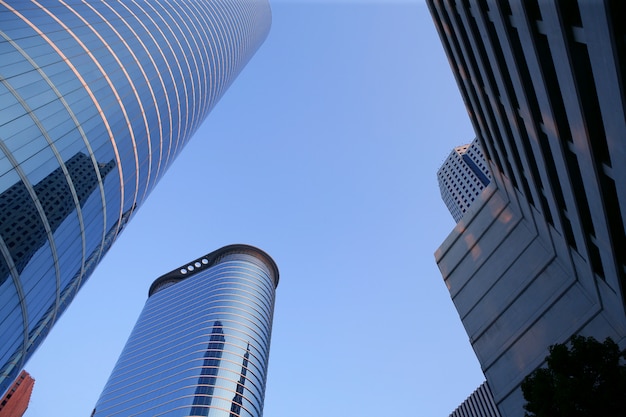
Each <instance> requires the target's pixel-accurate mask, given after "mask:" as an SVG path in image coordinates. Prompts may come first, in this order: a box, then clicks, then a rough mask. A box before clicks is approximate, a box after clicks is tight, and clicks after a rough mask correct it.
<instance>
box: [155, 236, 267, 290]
mask: <svg viewBox="0 0 626 417" xmlns="http://www.w3.org/2000/svg"><path fill="white" fill-rule="evenodd" d="M233 253H245V254H248V255H252V256H254V257H256V258H258V259H259V260H261V261H262V262H263V263H264V264H265V265H266V266H267V267H268V269H269V270H270V273H271V275H272V279H273V281H274V288H276V287H277V286H278V277H279V273H278V266H277V265H276V262H274V260H273V259H272V258H271V257H270V256H269V255H268V254H267V253H265V252H264V251H262V250H261V249H259V248H256V247H254V246H251V245H245V244H234V245H228V246H224V247H223V248H220V249H218V250H215V251H213V252H211V253H208V254H206V255H204V256H202V257H200V258H198V259H194V260H193V261H191V262H188V263H186V264H185V265H182V266H181V267H179V268H177V269H175V270H173V271H170V272H168V273H167V274H164V275H161V276H160V277H159V278H157V279H156V280H155V281H154V282H153V283H152V285H151V286H150V289H149V290H148V297H150V296H152V295H153V294H155V293H157V292H159V291H160V290H162V289H164V288H166V287H169V286H171V285H173V284H176V283H177V282H179V281H182V280H184V279H186V278H189V277H190V276H193V275H195V274H196V273H198V272H200V271H203V270H205V269H207V268H211V267H212V266H215V265H217V264H219V263H220V261H221V260H222V258H223V257H224V256H225V255H230V254H233Z"/></svg>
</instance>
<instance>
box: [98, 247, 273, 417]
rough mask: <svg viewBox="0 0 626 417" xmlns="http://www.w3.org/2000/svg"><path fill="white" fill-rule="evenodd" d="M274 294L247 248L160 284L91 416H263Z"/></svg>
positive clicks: (268, 265) (269, 270)
mask: <svg viewBox="0 0 626 417" xmlns="http://www.w3.org/2000/svg"><path fill="white" fill-rule="evenodd" d="M277 285H278V268H277V267H276V264H275V263H274V261H273V260H272V259H271V258H270V257H269V256H268V255H267V254H266V253H264V252H262V251H260V250H259V249H257V248H254V247H251V246H247V245H230V246H226V247H223V248H221V249H218V250H216V251H214V252H211V253H209V254H208V255H206V256H203V257H201V258H198V259H196V260H194V261H191V262H189V263H188V264H185V265H183V266H181V267H180V268H177V269H175V270H174V271H171V272H169V273H167V274H165V275H163V276H162V277H160V278H158V279H157V280H156V281H154V283H153V284H152V286H151V287H150V291H149V297H148V300H147V301H146V305H145V307H144V309H143V311H142V312H141V315H140V316H139V319H138V320H137V323H136V324H135V328H134V329H133V331H132V333H131V335H130V337H129V339H128V342H127V343H126V346H125V347H124V350H123V351H122V354H121V355H120V358H119V359H118V361H117V364H116V365H115V368H114V370H113V372H112V373H111V376H110V378H109V381H108V382H107V384H106V386H105V387H104V390H103V392H102V394H101V396H100V399H99V400H98V402H97V404H96V407H95V409H94V412H93V414H92V416H94V417H98V416H127V415H136V416H154V415H162V414H163V415H165V414H168V415H174V414H173V413H176V414H175V415H181V416H182V415H185V416H208V415H211V416H223V417H239V416H246V417H260V416H261V415H262V413H263V400H264V395H265V381H266V376H267V365H268V359H269V349H270V336H271V330H272V316H273V311H274V298H275V291H276V286H277Z"/></svg>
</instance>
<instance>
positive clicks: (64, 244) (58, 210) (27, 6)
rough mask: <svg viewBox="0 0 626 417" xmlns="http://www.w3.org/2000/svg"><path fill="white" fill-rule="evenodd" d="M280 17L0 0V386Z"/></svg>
mask: <svg viewBox="0 0 626 417" xmlns="http://www.w3.org/2000/svg"><path fill="white" fill-rule="evenodd" d="M270 23H271V15H270V10H269V5H268V4H267V2H265V1H260V0H236V1H229V0H221V1H220V0H196V1H184V0H150V1H147V0H117V1H114V0H103V1H98V2H93V1H83V0H58V1H54V2H52V1H45V0H39V1H38V0H30V1H26V0H11V1H5V0H0V57H2V62H1V63H0V340H2V343H1V344H0V392H3V391H4V390H5V389H6V388H7V386H8V384H10V383H11V381H12V380H13V378H14V377H15V376H16V375H17V373H18V372H19V371H20V370H21V368H22V366H23V365H24V362H25V360H26V359H27V358H28V357H29V356H30V355H31V354H32V352H33V351H34V349H35V348H36V347H37V346H38V344H39V343H40V342H41V340H42V339H43V338H44V337H45V335H46V334H47V332H48V331H49V329H50V327H51V326H52V324H53V323H54V322H55V320H56V318H57V317H58V315H59V314H60V313H61V312H62V311H63V309H64V307H65V306H66V305H67V304H68V303H69V302H70V301H71V299H72V298H73V296H74V295H75V294H76V291H77V290H78V289H79V288H80V286H81V285H82V284H83V282H84V281H85V279H86V278H87V277H88V276H89V274H90V272H91V271H92V270H93V268H94V267H95V265H96V264H97V263H98V261H99V260H100V259H101V257H102V255H103V254H104V253H105V252H106V250H107V249H108V248H109V247H110V245H111V243H112V242H113V241H114V240H115V239H116V237H117V236H118V234H119V232H120V231H121V229H122V228H123V227H124V225H125V223H126V222H127V221H128V219H129V218H130V217H131V216H132V214H133V212H134V211H135V209H136V208H137V207H139V206H140V205H141V203H142V202H143V201H144V199H145V198H146V196H147V195H148V194H149V192H150V190H151V189H152V187H153V186H154V185H155V184H156V183H157V181H158V180H159V178H161V176H162V175H163V174H164V172H165V171H166V170H167V167H168V166H169V164H170V163H171V162H172V161H173V160H174V158H175V157H176V156H177V154H178V153H179V152H180V150H181V149H182V148H183V146H184V145H185V143H186V142H187V140H188V139H189V138H190V136H191V135H192V134H193V132H194V131H195V130H196V129H197V128H198V126H199V125H200V123H201V122H202V121H203V119H204V118H205V116H206V115H207V113H208V112H209V111H210V110H211V108H212V107H213V106H214V105H215V103H216V102H217V100H218V99H219V98H220V97H221V95H222V94H223V93H224V91H225V89H226V88H227V87H228V85H229V84H230V83H231V82H232V81H233V79H234V78H235V77H236V75H237V74H238V73H239V71H240V70H241V69H242V68H243V66H244V65H245V64H246V62H247V61H248V60H249V59H250V57H251V56H252V54H253V53H254V52H255V51H256V49H257V48H258V47H259V46H260V44H261V43H262V42H263V40H264V39H265V37H266V36H267V33H268V31H269V27H270Z"/></svg>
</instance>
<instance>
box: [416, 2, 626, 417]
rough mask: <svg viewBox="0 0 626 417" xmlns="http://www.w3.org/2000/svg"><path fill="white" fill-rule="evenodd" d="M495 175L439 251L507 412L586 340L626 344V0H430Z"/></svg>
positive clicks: (517, 411)
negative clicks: (550, 366)
mask: <svg viewBox="0 0 626 417" xmlns="http://www.w3.org/2000/svg"><path fill="white" fill-rule="evenodd" d="M428 4H429V6H430V9H431V13H432V16H433V19H434V21H435V24H436V26H437V29H438V31H439V34H440V37H441V40H442V43H443V46H444V49H445V50H446V53H447V55H448V59H449V61H450V65H451V67H452V70H453V72H454V74H455V77H456V80H457V83H458V85H459V88H460V90H461V94H462V96H463V99H464V101H465V104H466V106H467V108H468V113H469V116H470V118H471V121H472V124H473V126H474V130H475V134H476V137H477V138H478V140H479V141H480V143H481V147H482V149H483V152H485V156H486V158H487V160H488V161H489V163H490V171H491V175H492V178H493V181H492V183H491V184H490V185H489V186H488V187H487V188H486V190H485V191H483V192H482V193H481V194H480V196H479V198H478V199H477V200H476V201H474V202H473V204H472V206H473V207H472V210H470V213H468V214H466V215H465V216H464V217H463V218H462V219H461V221H460V222H459V224H458V225H457V227H456V228H455V229H454V230H453V232H452V233H451V234H450V236H448V238H447V239H446V240H445V242H444V243H443V244H442V245H441V247H440V248H439V249H438V250H437V253H436V259H437V263H438V265H439V268H440V270H441V272H442V274H443V276H444V280H445V281H446V285H447V287H448V289H449V291H450V294H451V296H452V299H453V301H454V304H455V306H456V308H457V310H458V312H459V316H460V317H461V320H462V321H463V325H464V326H465V329H466V331H467V333H468V335H469V337H470V341H471V343H472V346H473V348H474V351H475V352H476V355H477V357H478V359H479V361H480V363H481V367H482V369H483V371H484V373H485V376H486V377H487V381H488V382H489V387H490V388H491V390H492V392H493V397H494V400H495V402H496V404H497V405H498V408H499V409H500V412H501V413H502V415H503V416H507V417H511V416H523V414H524V410H523V408H522V405H523V403H524V401H523V398H522V394H521V390H520V382H521V381H522V379H523V378H524V377H525V376H526V375H528V374H529V373H530V372H532V371H533V370H534V369H536V368H537V367H539V366H541V365H542V363H543V360H544V358H545V357H546V356H547V354H548V347H549V346H550V345H552V344H555V343H564V342H567V341H568V339H569V338H570V337H571V336H572V335H574V334H582V335H585V336H593V337H595V338H596V339H599V340H604V339H605V338H606V337H608V336H610V337H612V338H613V339H614V340H615V341H616V342H617V343H619V345H620V346H621V347H622V348H625V347H626V313H625V311H626V251H625V250H624V248H626V230H625V228H624V225H625V224H626V118H625V117H624V114H625V110H626V106H625V103H626V91H625V87H624V86H625V85H626V41H625V39H626V29H625V27H624V25H623V24H622V20H623V16H624V15H625V14H626V3H625V2H623V1H619V0H603V1H600V0H598V1H582V0H571V1H570V0H568V1H560V0H541V1H537V0H526V1H522V0H502V1H489V0H463V1H454V0H429V1H428Z"/></svg>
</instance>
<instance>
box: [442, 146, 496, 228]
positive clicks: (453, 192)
mask: <svg viewBox="0 0 626 417" xmlns="http://www.w3.org/2000/svg"><path fill="white" fill-rule="evenodd" d="M437 181H438V182H439V191H440V192H441V198H442V199H443V201H444V203H445V204H446V207H448V210H449V211H450V214H452V217H454V220H455V221H456V222H458V221H459V220H461V218H462V217H463V215H464V214H465V212H466V211H467V209H469V207H470V206H471V205H472V202H473V201H474V200H475V199H476V197H478V195H479V194H480V193H481V192H482V190H484V189H485V187H486V186H487V185H488V184H489V181H491V174H490V173H489V166H488V164H487V160H486V159H485V155H484V154H483V151H482V149H480V144H479V143H478V140H476V139H474V140H473V141H472V143H470V144H467V145H462V146H457V147H456V148H454V149H453V150H452V152H450V155H448V158H446V160H445V161H444V163H443V165H441V168H439V170H438V171H437Z"/></svg>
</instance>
